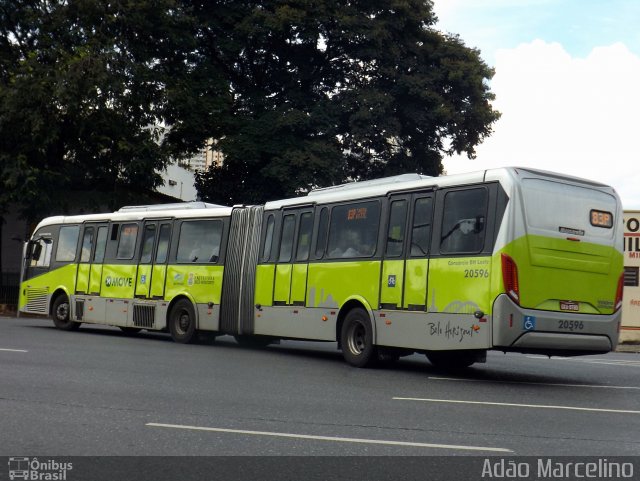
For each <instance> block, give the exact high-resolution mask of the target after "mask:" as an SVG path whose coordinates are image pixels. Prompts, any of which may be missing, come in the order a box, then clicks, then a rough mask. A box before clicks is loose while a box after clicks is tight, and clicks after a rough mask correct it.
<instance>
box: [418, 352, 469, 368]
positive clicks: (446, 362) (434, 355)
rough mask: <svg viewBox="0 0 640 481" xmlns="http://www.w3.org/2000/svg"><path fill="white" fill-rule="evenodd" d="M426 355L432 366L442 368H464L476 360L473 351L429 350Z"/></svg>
mask: <svg viewBox="0 0 640 481" xmlns="http://www.w3.org/2000/svg"><path fill="white" fill-rule="evenodd" d="M426 356H427V359H429V362H430V363H431V364H432V365H433V366H434V367H436V368H438V369H442V370H455V369H464V368H467V367H469V366H471V365H473V364H475V362H476V361H477V360H478V354H477V353H476V352H475V351H459V352H456V351H430V352H428V353H427V354H426Z"/></svg>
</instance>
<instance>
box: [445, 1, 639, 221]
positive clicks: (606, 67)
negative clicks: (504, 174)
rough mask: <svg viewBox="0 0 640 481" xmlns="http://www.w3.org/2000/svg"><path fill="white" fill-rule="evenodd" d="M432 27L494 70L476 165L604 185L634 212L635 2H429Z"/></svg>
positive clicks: (465, 165)
mask: <svg viewBox="0 0 640 481" xmlns="http://www.w3.org/2000/svg"><path fill="white" fill-rule="evenodd" d="M434 10H435V13H436V15H437V16H438V19H439V21H438V23H437V24H436V28H437V29H439V30H441V31H443V32H448V33H454V34H458V35H459V36H460V38H461V39H462V40H463V41H464V43H465V44H466V45H467V46H468V47H473V48H477V49H478V50H480V52H481V57H482V58H483V59H484V61H485V62H486V63H487V64H489V65H490V66H492V67H493V68H494V69H495V76H494V77H493V79H492V80H491V81H490V82H489V85H490V87H491V91H492V92H493V93H494V94H495V95H496V99H495V101H494V102H493V106H494V108H495V109H497V110H498V111H500V112H501V113H502V117H501V118H500V120H498V122H496V124H494V129H493V130H494V132H493V134H492V135H491V137H489V138H487V139H486V140H485V141H484V142H483V143H482V144H481V145H479V146H478V147H477V148H476V154H477V157H476V159H472V160H470V159H467V157H466V156H453V157H448V158H446V159H445V161H444V168H445V171H446V172H447V173H449V174H455V173H459V172H471V171H474V170H483V169H486V168H492V167H501V166H508V165H512V166H520V167H532V168H538V169H543V170H551V171H555V172H560V173H564V174H569V175H574V176H578V177H583V178H587V179H591V180H596V181H599V182H602V183H605V184H609V185H611V186H613V187H614V188H615V189H616V191H617V192H618V194H619V195H620V197H621V199H622V205H623V207H624V208H625V209H640V0H434Z"/></svg>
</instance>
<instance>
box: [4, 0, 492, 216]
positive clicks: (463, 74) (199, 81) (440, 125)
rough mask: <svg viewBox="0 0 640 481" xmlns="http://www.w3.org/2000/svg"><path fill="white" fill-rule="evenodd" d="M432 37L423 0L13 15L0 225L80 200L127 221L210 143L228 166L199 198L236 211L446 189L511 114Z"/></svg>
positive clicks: (468, 55) (25, 10) (475, 64)
mask: <svg viewBox="0 0 640 481" xmlns="http://www.w3.org/2000/svg"><path fill="white" fill-rule="evenodd" d="M435 22H436V18H435V17H434V15H433V11H432V4H431V2H430V1H428V0H317V1H311V0H271V1H268V2H266V1H256V0H242V1H240V0H208V1H203V0H118V1H113V2H105V1H103V0H0V182H1V184H0V213H1V212H2V209H3V208H4V206H6V205H7V203H8V202H11V201H16V200H17V201H20V202H21V203H22V204H23V205H24V209H25V211H26V213H27V214H28V215H29V216H30V217H31V216H32V217H36V218H39V217H42V216H43V215H45V214H46V213H48V212H52V211H57V212H60V211H64V210H65V208H66V207H67V206H68V205H69V204H70V203H72V202H73V203H77V202H78V199H77V196H75V197H73V196H70V195H69V191H70V190H72V189H77V188H78V187H80V188H81V189H82V190H85V191H87V190H88V191H91V192H92V193H93V194H92V195H91V196H90V198H87V199H84V200H82V202H90V201H95V202H96V203H97V202H101V203H105V202H106V203H108V204H111V205H113V206H114V207H115V206H117V204H122V203H123V202H122V200H123V199H122V198H121V196H123V195H124V193H129V194H131V193H132V192H133V193H136V192H143V191H145V190H147V189H151V188H153V187H154V186H156V185H158V183H159V181H160V179H159V177H158V176H157V174H155V172H157V170H158V169H161V168H162V167H163V166H165V165H166V163H167V162H168V161H169V159H170V158H174V159H180V158H181V157H184V156H186V155H187V154H189V153H192V152H195V151H196V150H197V149H199V148H201V147H202V146H203V145H204V143H205V141H206V139H208V138H215V139H218V140H219V144H218V145H219V147H220V149H221V150H222V151H223V153H224V155H225V163H224V165H223V166H222V167H218V168H213V169H211V170H209V171H208V172H205V173H203V174H201V175H199V176H198V182H197V186H198V189H199V191H200V194H201V195H202V196H203V198H205V199H206V200H210V201H213V202H217V203H223V204H233V203H252V202H263V201H265V200H269V199H274V198H281V197H287V196H292V195H297V194H300V193H303V192H305V191H306V190H308V189H310V188H312V187H314V186H317V185H330V184H335V183H340V182H343V181H345V180H347V179H367V178H372V177H378V176H381V175H391V174H396V173H400V172H409V171H412V172H419V173H424V174H430V175H438V174H440V173H441V172H442V156H443V155H444V154H445V153H451V152H459V153H466V154H467V155H469V156H471V157H472V156H473V155H474V154H475V152H474V148H475V146H476V145H478V143H480V142H481V141H482V140H483V139H484V138H485V137H486V136H487V135H489V134H490V133H491V126H492V124H493V123H494V122H495V120H496V119H497V118H498V115H499V114H498V113H497V112H495V111H494V110H492V108H491V105H490V101H491V100H492V98H493V96H492V94H491V92H490V90H489V88H488V86H487V81H488V80H489V79H490V78H491V77H492V75H493V72H492V71H491V69H490V68H489V67H488V66H487V65H486V64H485V63H484V62H483V61H482V60H481V58H480V56H479V52H478V51H476V50H474V49H470V48H468V47H466V46H465V45H464V43H463V42H462V41H461V40H460V39H459V38H457V37H455V36H450V35H445V34H443V33H441V32H439V31H438V30H436V28H435ZM152 126H156V127H152ZM165 126H166V127H170V130H167V129H165ZM127 202H129V200H127Z"/></svg>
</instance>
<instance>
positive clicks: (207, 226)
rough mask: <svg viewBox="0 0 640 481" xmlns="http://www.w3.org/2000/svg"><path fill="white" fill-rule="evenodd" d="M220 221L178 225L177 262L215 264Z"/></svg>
mask: <svg viewBox="0 0 640 481" xmlns="http://www.w3.org/2000/svg"><path fill="white" fill-rule="evenodd" d="M221 240H222V221H219V220H198V221H185V222H183V223H182V224H181V225H180V236H179V239H178V250H177V252H176V261H177V262H198V263H215V262H218V256H219V255H220V242H221Z"/></svg>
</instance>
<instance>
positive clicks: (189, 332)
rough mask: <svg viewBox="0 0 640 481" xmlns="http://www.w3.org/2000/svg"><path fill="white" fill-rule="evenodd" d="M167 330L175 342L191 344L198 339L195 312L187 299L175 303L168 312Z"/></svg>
mask: <svg viewBox="0 0 640 481" xmlns="http://www.w3.org/2000/svg"><path fill="white" fill-rule="evenodd" d="M169 332H171V337H172V338H173V340H174V341H175V342H179V343H181V344H191V343H193V342H195V341H196V340H197V339H198V335H197V334H198V333H197V331H196V313H195V310H194V309H193V304H191V302H190V301H188V300H187V299H180V300H179V301H178V302H176V303H175V305H174V306H173V308H171V312H170V314H169Z"/></svg>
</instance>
